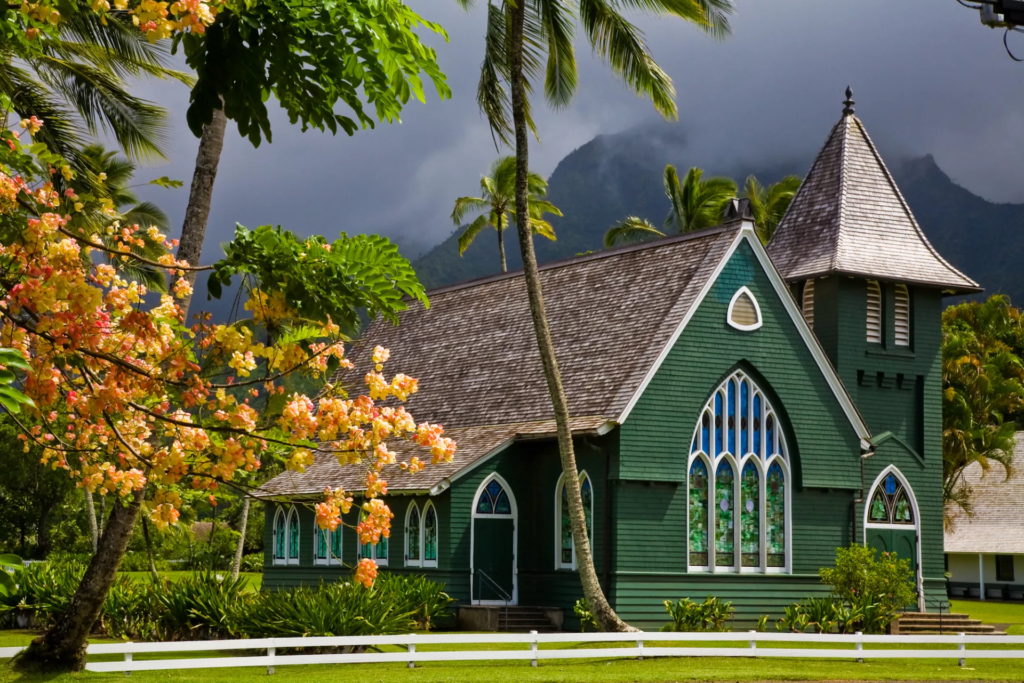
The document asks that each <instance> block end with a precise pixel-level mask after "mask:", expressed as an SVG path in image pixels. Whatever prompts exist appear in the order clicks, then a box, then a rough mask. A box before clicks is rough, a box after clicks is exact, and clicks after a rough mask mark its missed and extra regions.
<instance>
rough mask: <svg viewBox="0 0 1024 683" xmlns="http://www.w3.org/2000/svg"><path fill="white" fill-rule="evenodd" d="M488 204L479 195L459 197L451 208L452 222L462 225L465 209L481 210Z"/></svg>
mask: <svg viewBox="0 0 1024 683" xmlns="http://www.w3.org/2000/svg"><path fill="white" fill-rule="evenodd" d="M489 206H490V203H489V202H488V201H487V200H486V199H481V198H480V197H459V198H458V199H456V200H455V208H454V209H452V222H453V223H455V225H462V219H463V218H465V216H466V212H467V211H481V210H483V209H486V208H488V207H489Z"/></svg>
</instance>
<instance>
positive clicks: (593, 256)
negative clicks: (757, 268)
mask: <svg viewBox="0 0 1024 683" xmlns="http://www.w3.org/2000/svg"><path fill="white" fill-rule="evenodd" d="M739 229H740V224H739V222H736V221H734V222H731V223H722V224H719V225H713V226H711V227H710V228H702V229H701V230H694V231H692V232H686V233H683V234H681V235H666V236H665V237H659V238H658V239H655V240H649V241H647V242H640V243H639V244H626V245H623V246H621V247H614V248H612V249H601V250H599V251H595V252H593V253H589V254H582V255H578V256H571V257H569V258H563V259H558V260H557V261H548V262H547V263H544V264H541V265H540V266H538V270H540V271H545V270H555V269H557V268H565V267H567V266H572V265H576V264H578V263H588V262H590V261H596V260H599V259H604V258H610V257H612V256H619V255H621V254H629V253H632V252H636V251H644V250H647V249H659V248H661V247H667V246H671V245H673V244H678V243H679V242H688V241H690V240H696V239H701V238H704V237H710V236H712V235H716V234H719V233H723V232H728V231H730V230H739ZM523 272H524V271H523V269H522V268H517V269H516V270H510V271H508V272H507V273H494V274H493V275H484V276H483V277H478V278H474V279H472V280H466V281H464V282H457V283H455V284H451V285H443V286H441V287H436V288H434V289H429V290H427V292H426V294H427V296H428V297H429V296H430V295H432V294H433V295H437V294H447V293H448V292H454V291H458V290H460V289H469V288H471V287H477V286H480V285H486V284H490V283H492V282H499V281H501V280H507V279H511V278H514V277H520V276H521V275H523Z"/></svg>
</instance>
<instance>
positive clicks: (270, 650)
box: [267, 638, 277, 676]
mask: <svg viewBox="0 0 1024 683" xmlns="http://www.w3.org/2000/svg"><path fill="white" fill-rule="evenodd" d="M269 640H270V646H269V647H268V648H267V659H269V660H270V663H269V664H267V675H268V676H273V675H274V655H276V654H277V648H276V647H274V639H273V638H270V639H269Z"/></svg>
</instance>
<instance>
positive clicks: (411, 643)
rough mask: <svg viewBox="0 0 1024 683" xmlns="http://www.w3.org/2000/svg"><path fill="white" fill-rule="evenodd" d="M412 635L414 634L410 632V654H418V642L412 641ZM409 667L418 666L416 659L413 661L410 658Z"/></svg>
mask: <svg viewBox="0 0 1024 683" xmlns="http://www.w3.org/2000/svg"><path fill="white" fill-rule="evenodd" d="M412 636H413V634H411V633H410V634H409V654H411V655H414V654H416V643H414V642H412ZM409 668H410V669H415V668H416V662H414V661H412V660H411V659H410V660H409Z"/></svg>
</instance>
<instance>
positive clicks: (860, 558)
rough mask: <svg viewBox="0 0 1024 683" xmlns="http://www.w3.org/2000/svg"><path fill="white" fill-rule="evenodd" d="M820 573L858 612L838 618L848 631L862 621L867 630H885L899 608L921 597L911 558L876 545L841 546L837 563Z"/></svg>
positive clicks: (841, 598)
mask: <svg viewBox="0 0 1024 683" xmlns="http://www.w3.org/2000/svg"><path fill="white" fill-rule="evenodd" d="M820 575H821V581H822V583H825V584H827V585H828V586H829V588H830V589H831V591H832V595H833V596H834V597H835V598H837V599H838V600H839V601H840V602H842V603H843V604H844V605H847V606H849V607H850V609H851V610H853V612H856V614H853V613H852V612H851V615H852V616H853V617H858V618H857V619H853V618H851V615H847V614H845V613H844V615H843V616H844V618H843V619H842V620H839V619H837V622H838V621H842V622H843V624H844V626H843V627H842V628H844V629H845V630H846V631H847V632H849V630H850V629H851V623H858V622H859V623H860V625H861V628H860V630H862V631H864V632H865V633H883V632H884V631H885V629H886V628H887V627H888V626H889V624H890V623H892V622H893V621H895V620H896V619H897V618H898V616H899V611H900V610H902V609H905V608H906V607H907V605H910V604H912V603H913V602H915V600H916V599H917V594H916V589H915V582H914V571H913V570H912V569H911V568H910V561H909V560H901V559H898V558H897V557H896V555H895V554H894V553H878V552H877V551H876V550H875V549H874V548H866V547H862V546H857V545H853V546H850V547H849V548H837V549H836V566H835V567H826V568H824V569H822V570H821V572H820Z"/></svg>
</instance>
